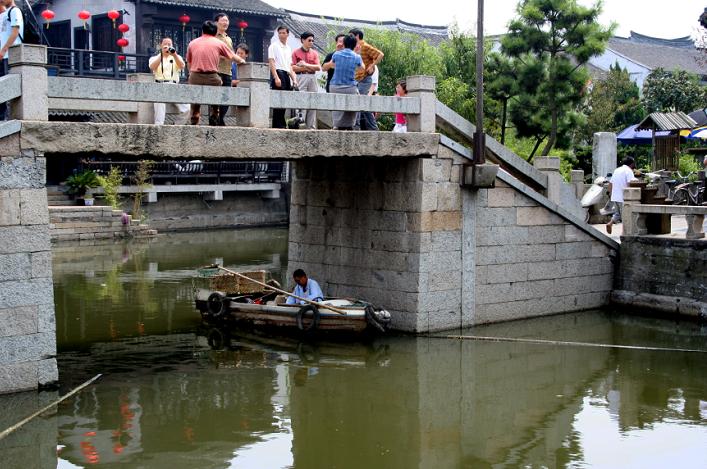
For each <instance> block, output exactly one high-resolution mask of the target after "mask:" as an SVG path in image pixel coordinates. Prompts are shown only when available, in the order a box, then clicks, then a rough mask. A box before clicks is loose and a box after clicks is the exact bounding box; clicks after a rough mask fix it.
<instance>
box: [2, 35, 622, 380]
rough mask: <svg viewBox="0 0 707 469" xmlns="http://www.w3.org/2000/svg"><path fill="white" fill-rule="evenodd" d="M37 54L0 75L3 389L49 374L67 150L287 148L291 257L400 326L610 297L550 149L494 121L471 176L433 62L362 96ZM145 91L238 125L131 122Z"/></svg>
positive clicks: (451, 324)
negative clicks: (391, 90)
mask: <svg viewBox="0 0 707 469" xmlns="http://www.w3.org/2000/svg"><path fill="white" fill-rule="evenodd" d="M45 59H46V49H44V48H43V47H42V46H28V45H23V46H17V47H14V48H11V49H10V65H11V71H10V74H9V75H7V76H5V77H2V78H0V101H11V109H12V114H13V115H12V120H10V121H7V122H4V123H2V124H0V158H1V159H0V365H1V366H0V392H11V391H16V390H21V389H31V388H35V387H37V385H38V384H39V385H41V384H44V383H49V382H52V381H56V380H57V368H56V360H55V358H54V357H55V354H56V340H55V319H54V303H53V296H52V277H51V276H52V274H51V251H50V241H49V220H48V214H47V202H46V201H47V198H46V188H45V176H46V174H45V166H46V160H47V159H50V158H54V157H58V156H57V155H60V154H71V153H79V152H81V153H83V152H94V153H107V154H108V153H120V154H124V155H131V156H141V157H145V158H156V159H164V158H171V157H179V158H199V159H204V160H208V159H215V158H218V159H224V158H226V159H228V158H230V159H248V160H258V159H267V160H277V159H283V160H288V161H290V162H292V167H293V171H292V173H293V177H292V188H291V202H290V229H289V265H290V266H291V267H290V268H291V269H293V268H297V267H302V268H304V269H305V270H307V271H308V272H311V273H312V275H313V276H315V277H316V278H317V279H320V280H321V283H322V286H323V288H324V290H325V291H326V292H327V294H331V295H343V296H358V297H363V298H366V299H368V300H370V301H372V302H373V303H376V304H379V305H381V306H383V307H385V308H387V309H388V310H390V311H391V312H392V314H393V325H394V327H395V328H397V329H399V330H403V331H409V332H415V333H424V332H429V331H436V330H444V329H451V328H459V327H464V326H470V325H474V324H481V323H488V322H497V321H505V320H512V319H519V318H527V317H533V316H539V315H547V314H552V313H562V312H569V311H576V310H582V309H589V308H597V307H601V306H603V305H605V304H606V303H607V302H608V296H609V293H610V290H611V287H612V281H613V271H614V266H613V262H612V256H613V252H614V251H615V250H616V248H617V245H616V243H615V242H614V241H613V240H611V239H610V238H608V237H606V236H605V235H603V234H601V233H599V232H598V231H596V230H595V229H593V228H592V227H591V226H589V225H586V224H585V223H584V222H583V220H582V217H581V213H580V211H578V210H577V206H576V197H575V194H576V190H575V188H574V187H572V186H570V185H567V184H565V183H564V182H563V181H562V179H561V177H560V175H559V172H558V170H559V163H558V161H557V160H556V159H540V161H539V164H538V163H536V165H537V167H534V166H531V165H529V164H528V163H526V162H525V161H524V160H523V159H521V158H519V157H518V156H516V155H515V154H513V153H512V152H511V151H510V150H508V149H507V148H505V147H503V146H501V145H500V144H499V143H498V142H496V141H495V140H493V139H492V138H491V137H490V136H487V148H486V152H487V154H486V156H487V159H489V160H491V161H493V162H495V163H496V164H497V165H498V166H499V167H500V169H499V170H498V173H497V176H496V177H495V179H494V178H492V180H491V183H490V184H486V185H485V187H480V186H479V185H478V184H472V183H471V177H470V174H471V173H472V172H473V171H474V168H472V167H471V166H470V157H471V154H470V151H469V150H468V149H467V148H468V147H467V146H466V145H468V143H469V141H470V140H471V138H472V135H473V131H474V127H473V126H472V124H471V123H469V122H467V121H465V120H464V119H462V118H461V117H459V116H458V115H456V114H455V113H454V112H452V111H451V110H450V109H448V108H446V107H445V106H444V105H442V104H441V103H439V102H438V101H437V100H436V98H435V94H434V88H435V84H434V79H433V78H431V77H422V76H420V77H410V78H409V79H408V90H409V97H407V98H397V97H363V96H345V95H329V94H317V93H288V92H274V91H271V90H269V88H268V82H267V76H268V75H267V73H268V72H267V67H266V66H265V65H264V64H246V65H242V66H241V68H240V69H239V76H241V77H242V80H241V85H242V86H239V87H238V88H232V89H227V88H214V87H200V86H190V85H184V86H179V87H165V86H162V85H160V84H156V83H148V82H142V81H140V78H139V77H132V81H130V80H129V81H112V80H92V79H82V78H69V77H47V74H46V69H45V68H44V64H45V63H46V60H45ZM167 88H169V89H167ZM152 102H167V103H192V102H193V103H204V104H230V105H232V106H234V107H235V109H236V114H237V115H238V118H239V122H241V123H242V124H243V125H244V126H243V127H227V128H224V127H220V128H214V127H198V126H155V125H150V124H147V123H141V122H148V121H149V119H150V112H151V108H152V104H151V103H152ZM52 108H57V109H73V110H93V111H105V110H122V111H127V112H129V113H130V115H131V122H132V123H130V124H92V123H75V122H49V121H48V117H47V116H48V110H49V109H52ZM271 108H299V109H319V110H372V111H378V112H401V113H405V114H407V115H408V119H409V130H410V132H409V133H407V134H393V133H389V132H340V131H333V130H318V131H307V130H298V131H292V130H279V129H269V128H267V127H268V125H269V120H268V115H269V112H270V109H271ZM438 129H441V130H443V131H444V135H443V134H440V133H437V132H438ZM445 135H449V136H451V137H453V138H450V137H448V136H445ZM486 169H488V168H486ZM478 170H479V168H477V171H478ZM492 170H493V169H492Z"/></svg>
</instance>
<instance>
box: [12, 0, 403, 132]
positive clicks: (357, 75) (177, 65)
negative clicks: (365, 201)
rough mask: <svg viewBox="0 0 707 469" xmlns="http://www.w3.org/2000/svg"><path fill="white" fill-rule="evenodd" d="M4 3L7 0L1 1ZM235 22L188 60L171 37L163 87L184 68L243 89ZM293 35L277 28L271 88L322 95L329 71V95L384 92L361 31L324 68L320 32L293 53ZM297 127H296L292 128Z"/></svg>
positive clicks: (154, 66)
mask: <svg viewBox="0 0 707 469" xmlns="http://www.w3.org/2000/svg"><path fill="white" fill-rule="evenodd" d="M0 1H4V0H0ZM228 27H229V18H228V15H227V14H226V13H218V14H216V16H215V17H214V20H213V21H205V22H204V23H203V25H202V35H201V36H200V37H198V38H196V39H194V40H192V41H191V42H190V43H189V46H188V48H187V53H186V60H185V58H183V57H182V56H181V55H179V53H177V50H176V48H175V47H174V45H173V42H172V39H171V38H168V37H165V38H163V39H162V42H161V44H160V51H159V53H158V54H157V55H156V56H154V57H152V58H151V59H150V60H149V67H150V70H151V71H152V73H153V75H154V78H155V81H156V82H157V83H165V84H178V83H179V78H180V75H181V73H182V71H183V70H185V69H187V68H188V70H189V79H188V82H189V84H192V85H206V86H227V87H231V86H237V85H238V81H239V80H238V67H237V65H238V64H243V63H245V62H246V60H247V59H248V55H249V48H248V45H247V44H244V43H241V44H238V45H237V46H235V48H234V46H233V41H232V40H231V38H230V37H229V36H228V33H227V31H228ZM289 35H290V31H289V28H287V26H284V25H281V26H279V27H278V28H277V40H276V41H273V42H272V44H271V45H270V47H269V48H268V65H269V70H270V88H271V89H273V90H282V91H293V90H299V91H307V92H312V93H316V92H319V91H320V86H319V82H318V80H317V74H318V73H319V72H322V71H324V72H327V77H326V85H325V86H324V89H325V90H326V92H328V93H340V94H347V95H367V96H372V95H375V94H376V93H377V89H378V64H379V63H380V62H381V60H383V56H384V54H383V52H381V51H380V50H379V49H377V48H375V47H374V46H372V45H371V44H369V43H367V42H366V41H364V40H363V36H364V33H363V31H361V30H360V29H352V30H350V31H349V33H348V34H339V35H337V36H336V50H335V51H333V52H331V53H330V54H328V55H327V56H326V57H325V59H324V62H323V64H322V63H321V62H320V59H319V54H318V53H317V51H316V50H315V49H314V47H313V46H314V40H315V38H314V34H313V33H311V32H304V33H302V34H301V35H300V41H301V43H302V46H301V47H299V48H297V49H296V50H294V51H292V49H291V47H290V46H289V45H288V43H287V40H288V38H289ZM406 94H407V87H406V83H405V80H400V81H399V82H398V84H397V86H396V96H405V95H406ZM154 106H155V124H164V122H165V113H166V106H165V104H164V103H155V105H154ZM177 110H178V115H177V117H176V119H175V123H176V124H187V123H191V124H192V125H198V124H199V122H200V119H201V105H200V104H192V105H191V106H189V105H186V104H178V105H177ZM286 112H287V110H286V109H273V111H272V127H273V128H287V127H288V119H286V118H285V116H286ZM227 113H228V106H218V105H211V106H209V125H212V126H224V125H226V122H225V117H226V114H227ZM302 114H303V115H304V117H303V118H295V119H293V120H292V123H291V124H290V125H289V127H293V126H294V127H296V128H299V126H300V124H301V123H302V122H303V123H304V124H305V126H306V128H307V129H316V128H317V113H316V111H315V110H311V109H310V110H302ZM332 121H333V128H335V129H338V130H353V129H356V130H378V124H377V122H376V117H375V115H374V114H373V113H372V112H339V111H334V112H333V113H332ZM395 123H396V125H395V128H394V131H395V132H406V131H407V121H406V118H405V115H404V114H396V116H395ZM292 124H294V125H292Z"/></svg>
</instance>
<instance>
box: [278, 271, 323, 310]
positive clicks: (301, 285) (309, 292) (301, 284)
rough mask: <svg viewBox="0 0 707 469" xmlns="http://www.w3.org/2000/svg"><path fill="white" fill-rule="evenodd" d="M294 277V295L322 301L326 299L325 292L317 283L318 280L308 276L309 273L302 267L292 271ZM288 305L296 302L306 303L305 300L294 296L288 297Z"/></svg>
mask: <svg viewBox="0 0 707 469" xmlns="http://www.w3.org/2000/svg"><path fill="white" fill-rule="evenodd" d="M292 277H293V278H294V279H295V283H296V284H297V285H295V289H294V290H293V291H292V294H293V295H297V296H299V297H300V298H306V299H308V300H309V301H322V300H323V299H324V293H322V289H321V287H320V286H319V284H318V283H317V281H316V280H313V279H311V278H308V277H307V274H306V273H305V272H304V270H302V269H297V270H295V271H294V272H293V273H292ZM287 304H288V305H295V304H302V305H303V304H305V302H304V301H302V300H298V299H297V298H295V297H294V296H288V297H287Z"/></svg>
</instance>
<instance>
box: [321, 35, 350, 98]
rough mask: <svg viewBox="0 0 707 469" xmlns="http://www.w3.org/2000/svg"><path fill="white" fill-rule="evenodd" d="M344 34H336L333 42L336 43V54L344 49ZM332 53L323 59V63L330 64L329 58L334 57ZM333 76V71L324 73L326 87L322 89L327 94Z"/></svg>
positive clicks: (331, 69)
mask: <svg viewBox="0 0 707 469" xmlns="http://www.w3.org/2000/svg"><path fill="white" fill-rule="evenodd" d="M345 36H346V35H345V34H337V35H336V38H335V41H336V50H335V51H334V52H336V51H337V50H341V49H343V48H344V37H345ZM334 52H329V53H328V54H327V56H326V57H324V63H327V62H331V58H332V56H333V55H334ZM333 76H334V69H333V68H330V69H329V70H327V72H326V86H325V87H324V88H325V89H326V92H327V93H328V92H329V82H330V81H331V78H332V77H333Z"/></svg>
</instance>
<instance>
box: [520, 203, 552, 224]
mask: <svg viewBox="0 0 707 469" xmlns="http://www.w3.org/2000/svg"><path fill="white" fill-rule="evenodd" d="M517 223H518V224H519V225H523V226H527V225H560V224H562V223H563V220H562V218H561V217H560V216H559V215H556V214H554V213H552V212H551V211H549V210H548V209H546V208H545V207H518V218H517Z"/></svg>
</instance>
